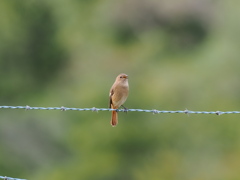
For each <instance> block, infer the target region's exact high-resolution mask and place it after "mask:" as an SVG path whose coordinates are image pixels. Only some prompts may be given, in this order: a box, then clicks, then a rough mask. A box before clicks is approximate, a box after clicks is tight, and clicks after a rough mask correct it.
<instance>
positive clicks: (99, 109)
mask: <svg viewBox="0 0 240 180" xmlns="http://www.w3.org/2000/svg"><path fill="white" fill-rule="evenodd" d="M0 109H25V110H61V111H68V110H72V111H95V112H98V111H118V112H121V111H122V112H134V111H136V112H150V113H153V114H159V113H171V114H173V113H182V114H216V115H222V114H240V111H190V110H188V109H185V110H177V111H167V110H156V109H152V110H148V109H117V110H116V109H110V108H95V107H93V108H68V107H64V106H62V107H30V106H28V105H27V106H0Z"/></svg>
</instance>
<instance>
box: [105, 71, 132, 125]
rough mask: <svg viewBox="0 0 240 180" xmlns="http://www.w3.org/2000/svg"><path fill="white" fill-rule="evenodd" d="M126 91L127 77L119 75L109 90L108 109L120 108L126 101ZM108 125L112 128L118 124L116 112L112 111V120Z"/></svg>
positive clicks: (127, 86)
mask: <svg viewBox="0 0 240 180" xmlns="http://www.w3.org/2000/svg"><path fill="white" fill-rule="evenodd" d="M128 91H129V85H128V75H126V74H119V75H118V76H117V78H116V80H115V82H114V84H113V85H112V87H111V89H110V94H109V97H110V101H109V108H111V109H118V108H119V107H120V106H122V105H123V103H124V102H125V101H126V100H127V97H128ZM124 108H125V107H124ZM110 123H111V125H112V126H113V127H114V126H116V125H117V123H118V114H117V111H112V119H111V121H110Z"/></svg>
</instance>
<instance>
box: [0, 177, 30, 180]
mask: <svg viewBox="0 0 240 180" xmlns="http://www.w3.org/2000/svg"><path fill="white" fill-rule="evenodd" d="M0 179H3V180H26V179H18V178H12V177H7V176H0Z"/></svg>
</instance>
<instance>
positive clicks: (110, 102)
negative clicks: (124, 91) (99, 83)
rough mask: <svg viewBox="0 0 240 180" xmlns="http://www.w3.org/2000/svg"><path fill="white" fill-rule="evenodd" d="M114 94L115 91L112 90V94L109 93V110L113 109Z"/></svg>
mask: <svg viewBox="0 0 240 180" xmlns="http://www.w3.org/2000/svg"><path fill="white" fill-rule="evenodd" d="M113 94H114V91H113V89H111V91H110V93H109V108H111V105H112V95H113Z"/></svg>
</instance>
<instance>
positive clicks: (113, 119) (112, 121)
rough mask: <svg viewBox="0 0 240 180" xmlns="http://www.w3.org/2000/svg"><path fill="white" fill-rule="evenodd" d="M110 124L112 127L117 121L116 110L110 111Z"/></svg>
mask: <svg viewBox="0 0 240 180" xmlns="http://www.w3.org/2000/svg"><path fill="white" fill-rule="evenodd" d="M110 123H111V125H112V127H115V126H116V125H117V123H118V114H117V111H112V119H111V122H110Z"/></svg>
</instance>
